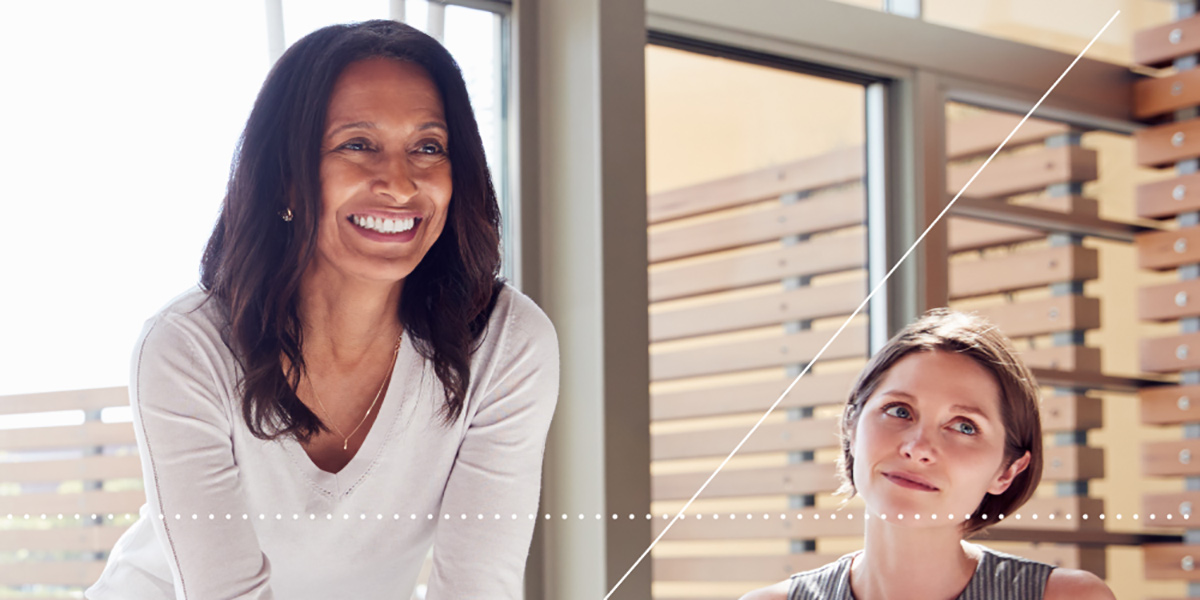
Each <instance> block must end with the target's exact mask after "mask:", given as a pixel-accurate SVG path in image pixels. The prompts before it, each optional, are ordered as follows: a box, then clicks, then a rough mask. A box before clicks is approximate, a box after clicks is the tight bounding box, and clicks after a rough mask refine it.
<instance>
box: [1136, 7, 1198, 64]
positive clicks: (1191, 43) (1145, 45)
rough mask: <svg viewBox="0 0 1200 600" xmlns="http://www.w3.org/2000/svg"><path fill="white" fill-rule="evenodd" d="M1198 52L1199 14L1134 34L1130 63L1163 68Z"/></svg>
mask: <svg viewBox="0 0 1200 600" xmlns="http://www.w3.org/2000/svg"><path fill="white" fill-rule="evenodd" d="M1198 52H1200V16H1196V17H1188V18H1186V19H1180V20H1178V21H1172V22H1170V23H1165V24H1163V25H1159V26H1157V27H1151V28H1149V29H1143V30H1141V31H1138V32H1137V33H1134V34H1133V62H1134V63H1135V64H1139V65H1146V66H1148V67H1165V66H1167V65H1169V64H1170V63H1171V61H1172V60H1175V59H1176V58H1179V57H1180V56H1185V55H1188V54H1196V53H1198Z"/></svg>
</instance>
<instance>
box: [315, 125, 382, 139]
mask: <svg viewBox="0 0 1200 600" xmlns="http://www.w3.org/2000/svg"><path fill="white" fill-rule="evenodd" d="M375 128H376V127H375V124H374V123H372V122H370V121H355V122H353V123H345V124H342V125H338V126H337V127H334V128H333V129H330V130H329V133H327V134H325V137H333V136H335V135H337V133H338V132H339V131H345V130H347V129H375Z"/></svg>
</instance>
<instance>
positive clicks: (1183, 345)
mask: <svg viewBox="0 0 1200 600" xmlns="http://www.w3.org/2000/svg"><path fill="white" fill-rule="evenodd" d="M1140 345H1141V351H1140V352H1139V353H1138V354H1139V356H1140V357H1141V366H1142V370H1143V371H1146V372H1148V373H1177V372H1179V371H1183V370H1186V369H1200V333H1184V334H1181V335H1170V336H1165V337H1160V338H1148V339H1143V340H1141V343H1140Z"/></svg>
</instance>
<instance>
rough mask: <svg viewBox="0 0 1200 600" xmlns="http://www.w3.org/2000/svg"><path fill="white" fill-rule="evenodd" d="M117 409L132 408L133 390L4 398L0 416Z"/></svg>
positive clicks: (90, 391)
mask: <svg viewBox="0 0 1200 600" xmlns="http://www.w3.org/2000/svg"><path fill="white" fill-rule="evenodd" d="M113 406H129V388H126V387H125V386H121V387H110V388H96V389H90V390H70V391H66V392H44V393H40V394H17V395H14V396H0V415H14V414H21V413H39V412H52V411H60V410H86V411H92V410H101V409H104V408H109V407H113Z"/></svg>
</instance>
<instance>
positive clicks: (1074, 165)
mask: <svg viewBox="0 0 1200 600" xmlns="http://www.w3.org/2000/svg"><path fill="white" fill-rule="evenodd" d="M1096 165H1097V159H1096V151H1095V150H1092V149H1090V148H1083V147H1080V146H1058V147H1046V148H1041V149H1038V150H1033V151H1029V152H1020V153H1015V154H1007V155H1003V156H997V157H996V158H995V159H994V160H993V161H992V162H991V164H989V165H988V168H986V169H984V170H983V172H982V173H979V176H978V177H976V178H975V181H974V182H972V183H971V187H970V188H968V189H967V190H966V191H965V192H963V196H964V197H968V198H1001V197H1005V196H1015V195H1017V194H1024V193H1026V192H1033V191H1037V190H1043V189H1045V188H1047V187H1049V186H1051V185H1053V184H1056V183H1081V182H1085V181H1092V180H1093V179H1096V177H1097V173H1098V171H1097V166H1096ZM978 170H979V165H976V164H965V165H962V164H952V165H950V166H948V167H947V168H946V185H947V192H948V193H949V194H950V195H951V196H953V195H954V194H957V193H959V191H961V190H962V189H963V186H965V185H966V184H967V181H970V179H971V177H972V176H974V175H975V172H976V171H978Z"/></svg>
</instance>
